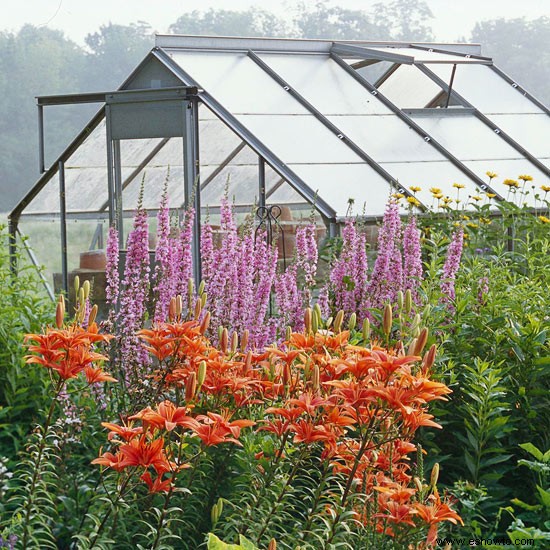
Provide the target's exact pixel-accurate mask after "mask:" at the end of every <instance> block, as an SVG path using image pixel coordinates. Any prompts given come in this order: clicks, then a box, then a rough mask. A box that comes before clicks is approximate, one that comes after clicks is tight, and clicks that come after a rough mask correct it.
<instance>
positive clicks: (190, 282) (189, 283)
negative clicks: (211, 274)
mask: <svg viewBox="0 0 550 550" xmlns="http://www.w3.org/2000/svg"><path fill="white" fill-rule="evenodd" d="M194 289H195V283H194V282H193V279H191V277H189V280H188V281H187V294H188V295H189V296H193V290H194Z"/></svg>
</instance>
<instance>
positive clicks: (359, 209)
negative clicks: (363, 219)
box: [290, 164, 393, 216]
mask: <svg viewBox="0 0 550 550" xmlns="http://www.w3.org/2000/svg"><path fill="white" fill-rule="evenodd" d="M290 168H292V169H293V170H294V171H295V172H296V174H298V176H300V177H301V178H303V179H304V180H305V181H306V182H308V184H309V186H310V187H311V188H312V189H313V190H314V191H317V194H318V195H319V197H320V198H322V199H323V200H325V201H326V202H327V203H328V204H330V205H331V206H332V208H334V209H335V210H336V215H337V216H345V215H346V213H347V212H348V208H349V200H350V199H352V200H353V202H354V206H353V212H354V213H356V214H362V213H363V212H364V213H365V214H366V215H369V216H377V215H380V214H381V213H383V212H384V209H385V206H386V202H387V201H388V197H389V196H390V194H391V193H392V192H393V190H392V188H391V187H390V185H389V183H388V182H387V181H386V180H384V179H383V178H382V177H381V176H379V175H378V174H377V173H376V172H375V171H374V170H373V169H372V168H371V167H370V166H368V165H367V164H317V165H311V164H309V165H308V164H294V165H290Z"/></svg>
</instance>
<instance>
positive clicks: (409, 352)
mask: <svg viewBox="0 0 550 550" xmlns="http://www.w3.org/2000/svg"><path fill="white" fill-rule="evenodd" d="M417 342H418V340H417V339H416V338H413V339H412V340H411V343H410V344H409V347H408V349H407V355H416V354H415V353H414V350H415V349H416V343H417Z"/></svg>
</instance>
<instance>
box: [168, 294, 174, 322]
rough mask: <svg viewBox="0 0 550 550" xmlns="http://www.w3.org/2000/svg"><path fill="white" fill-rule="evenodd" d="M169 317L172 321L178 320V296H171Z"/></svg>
mask: <svg viewBox="0 0 550 550" xmlns="http://www.w3.org/2000/svg"><path fill="white" fill-rule="evenodd" d="M168 319H170V321H175V320H176V298H175V297H173V298H170V305H169V306H168Z"/></svg>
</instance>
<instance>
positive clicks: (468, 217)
mask: <svg viewBox="0 0 550 550" xmlns="http://www.w3.org/2000/svg"><path fill="white" fill-rule="evenodd" d="M462 219H463V220H469V219H470V216H466V214H464V215H463V216H462Z"/></svg>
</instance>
